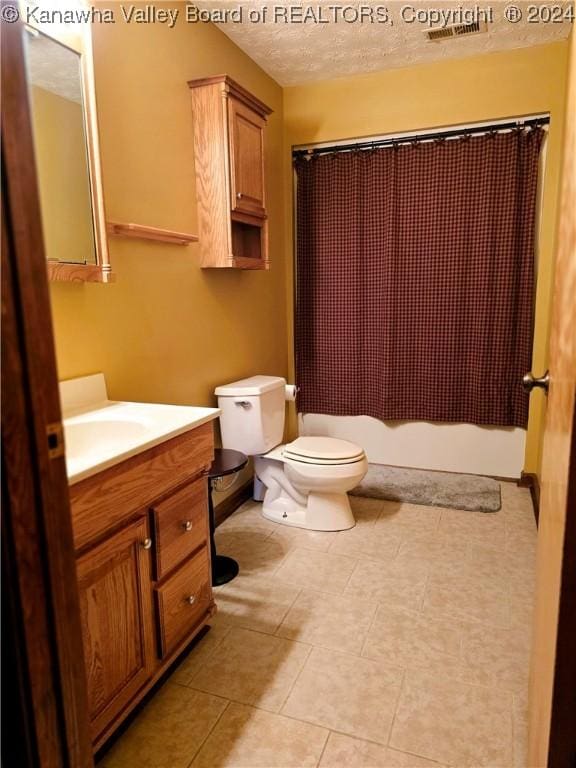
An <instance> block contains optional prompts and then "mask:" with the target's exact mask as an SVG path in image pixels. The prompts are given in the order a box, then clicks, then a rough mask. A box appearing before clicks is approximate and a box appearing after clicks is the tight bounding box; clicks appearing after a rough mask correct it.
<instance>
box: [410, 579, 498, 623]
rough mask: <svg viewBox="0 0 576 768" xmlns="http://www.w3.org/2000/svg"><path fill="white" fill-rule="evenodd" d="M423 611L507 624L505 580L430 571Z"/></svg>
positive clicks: (457, 617) (438, 616) (439, 615)
mask: <svg viewBox="0 0 576 768" xmlns="http://www.w3.org/2000/svg"><path fill="white" fill-rule="evenodd" d="M423 611H424V613H426V614H427V615H429V616H436V617H437V618H447V619H458V620H467V621H477V622H481V623H484V624H489V625H492V626H499V627H508V626H510V597H509V592H508V587H507V585H506V584H504V583H502V582H501V581H498V580H495V579H494V580H491V578H490V576H489V575H488V574H482V573H479V574H475V575H471V574H470V573H466V572H465V571H463V573H462V575H461V576H460V578H454V577H451V576H438V575H433V576H431V577H430V579H429V581H428V586H427V587H426V596H425V598H424V605H423Z"/></svg>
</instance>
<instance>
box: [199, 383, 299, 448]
mask: <svg viewBox="0 0 576 768" xmlns="http://www.w3.org/2000/svg"><path fill="white" fill-rule="evenodd" d="M285 387H286V380H285V379H282V378H280V377H279V376H251V377H250V378H249V379H241V380H240V381H233V382H232V383H230V384H224V385H223V386H220V387H216V389H215V391H214V393H215V394H216V395H217V396H218V407H219V408H220V409H221V411H222V413H221V414H220V431H221V433H222V447H223V448H234V449H235V450H237V451H242V453H245V454H246V455H247V456H258V455H259V454H262V453H267V452H268V451H270V450H272V448H275V447H276V446H277V445H280V443H281V442H282V437H283V435H284V412H285Z"/></svg>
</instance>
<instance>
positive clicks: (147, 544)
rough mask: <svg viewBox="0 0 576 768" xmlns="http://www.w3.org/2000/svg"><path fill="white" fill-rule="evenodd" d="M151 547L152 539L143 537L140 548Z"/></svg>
mask: <svg viewBox="0 0 576 768" xmlns="http://www.w3.org/2000/svg"><path fill="white" fill-rule="evenodd" d="M151 548H152V539H144V541H143V542H142V549H151Z"/></svg>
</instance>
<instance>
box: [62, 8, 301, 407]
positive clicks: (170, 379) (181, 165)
mask: <svg viewBox="0 0 576 768" xmlns="http://www.w3.org/2000/svg"><path fill="white" fill-rule="evenodd" d="M181 16H183V12H182V14H181ZM94 59H95V76H96V91H97V94H96V95H97V101H98V115H99V124H100V139H101V153H102V172H103V178H104V192H105V204H106V213H107V218H109V219H111V220H116V221H121V222H137V223H141V224H147V225H156V226H160V227H168V228H173V229H177V230H181V231H185V232H192V233H194V232H196V231H197V218H196V191H195V176H194V157H193V145H192V137H193V133H192V126H193V122H192V112H191V106H190V96H189V89H188V87H187V85H186V82H187V80H190V79H193V78H197V77H202V76H208V75H214V74H220V73H224V72H225V73H227V74H229V75H231V76H232V77H233V78H235V79H236V80H238V82H240V83H241V84H242V85H243V86H245V87H246V88H248V89H249V90H250V91H252V92H253V93H254V94H255V95H256V96H258V97H259V98H260V99H261V100H262V101H264V102H265V103H267V104H268V105H269V106H270V107H271V108H272V109H273V110H274V114H273V115H271V117H270V118H269V128H268V130H267V156H266V163H267V167H266V172H267V177H268V190H269V197H268V209H269V216H270V254H271V261H272V268H271V270H270V271H269V272H241V271H232V270H230V271H224V270H212V271H210V270H201V269H200V268H199V267H198V249H197V246H196V245H194V244H192V245H190V246H188V247H185V248H184V247H179V246H173V245H161V244H158V245H157V244H153V243H146V242H138V241H135V240H121V239H114V238H112V239H111V240H110V256H111V261H112V267H113V271H114V273H115V274H116V278H117V279H116V282H115V283H113V284H111V285H97V284H83V285H76V284H66V283H53V284H52V286H51V295H52V305H53V317H54V327H55V334H56V342H57V356H58V369H59V375H60V378H62V379H67V378H71V377H75V376H80V375H84V374H88V373H91V372H94V371H103V372H104V373H105V375H106V378H107V381H108V385H109V393H110V396H111V397H112V398H115V399H128V400H129V399H135V400H143V401H158V402H166V403H183V404H186V403H190V404H195V405H208V404H212V403H213V402H214V398H213V395H212V392H213V389H214V387H215V386H216V385H217V384H220V383H224V382H227V381H229V380H232V379H234V378H238V377H241V376H246V375H250V374H253V373H269V374H277V375H286V371H287V343H286V311H285V274H284V263H283V254H284V224H283V209H282V189H281V188H280V187H279V185H278V184H277V183H274V180H275V179H278V178H279V177H280V176H281V172H282V164H281V163H282V91H281V88H280V87H279V86H278V85H277V84H276V83H275V82H274V81H273V80H272V79H271V78H269V77H268V76H267V75H265V74H264V73H263V71H262V70H261V69H260V68H259V67H258V66H257V65H256V64H254V63H253V62H252V61H251V60H250V59H249V58H248V57H247V56H246V55H245V54H243V53H242V52H241V51H240V50H239V49H238V48H237V47H236V46H235V45H233V44H232V43H231V42H230V40H229V39H228V38H227V37H226V36H225V35H224V34H223V33H221V32H220V31H219V30H217V29H216V28H215V27H213V26H211V25H205V24H199V25H193V24H186V23H185V22H184V21H182V22H179V23H178V24H177V26H176V28H175V29H172V30H170V29H168V28H167V27H166V26H163V25H160V24H156V25H146V24H138V25H136V24H132V25H126V24H123V23H120V22H119V23H117V24H116V25H95V28H94Z"/></svg>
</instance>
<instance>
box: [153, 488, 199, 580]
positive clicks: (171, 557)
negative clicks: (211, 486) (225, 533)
mask: <svg viewBox="0 0 576 768" xmlns="http://www.w3.org/2000/svg"><path fill="white" fill-rule="evenodd" d="M207 483H208V481H207V479H206V478H205V477H200V478H198V480H196V481H195V482H193V483H190V485H187V486H186V487H185V488H182V490H180V491H178V492H177V493H174V494H173V495H172V496H169V497H168V498H167V499H165V500H164V501H162V502H160V503H159V504H155V505H154V506H153V507H152V526H153V530H154V534H155V540H156V550H155V576H156V579H162V578H164V576H166V574H167V573H169V572H170V571H171V570H172V569H173V568H174V567H175V566H177V565H178V564H179V563H181V562H182V561H183V560H185V559H186V557H188V556H189V555H191V554H192V552H194V551H195V550H196V549H198V548H199V547H200V546H202V544H203V543H204V542H205V541H206V540H207V538H208V485H207Z"/></svg>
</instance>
